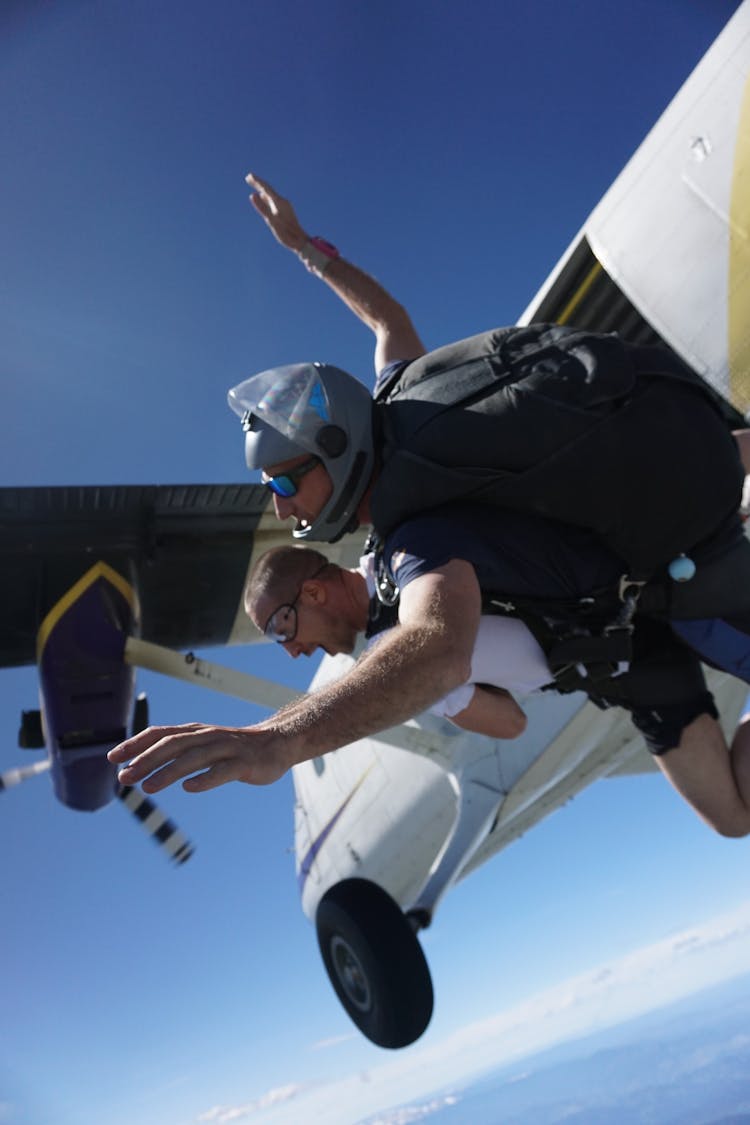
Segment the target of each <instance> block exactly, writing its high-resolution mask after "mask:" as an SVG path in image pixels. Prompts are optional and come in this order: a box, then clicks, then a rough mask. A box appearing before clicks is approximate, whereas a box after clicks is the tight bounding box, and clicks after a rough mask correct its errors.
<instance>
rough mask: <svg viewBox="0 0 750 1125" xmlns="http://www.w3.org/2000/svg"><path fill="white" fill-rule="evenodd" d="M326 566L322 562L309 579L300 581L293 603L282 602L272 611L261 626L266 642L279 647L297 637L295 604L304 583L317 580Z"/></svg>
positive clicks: (300, 595)
mask: <svg viewBox="0 0 750 1125" xmlns="http://www.w3.org/2000/svg"><path fill="white" fill-rule="evenodd" d="M327 566H328V563H327V562H324V563H323V565H322V566H319V567H318V569H317V570H316V571H315V572H314V573H313V574H311V575H310V576H309V578H305V579H304V580H303V581H302V583H301V585H300V588H299V590H298V591H297V596H296V598H295V599H294V601H293V602H283V603H282V605H280V606H279V607H278V608H277V609H275V610H274V611H273V613H272V614H271V616H270V617H269V618H268V621H266V623H265V625H264V626H263V636H264V637H266V638H267V640H269V641H276V643H277V644H279V645H284V644H287V642H288V641H293V640H294V638H295V637H296V636H297V602H298V601H299V600H300V598H301V597H302V590H303V588H304V585H305V582H312V580H313V579H314V578H317V577H318V575H319V574H322V573H323V571H324V570H325V568H326V567H327Z"/></svg>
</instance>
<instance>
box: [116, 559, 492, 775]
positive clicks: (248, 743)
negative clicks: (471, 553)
mask: <svg viewBox="0 0 750 1125" xmlns="http://www.w3.org/2000/svg"><path fill="white" fill-rule="evenodd" d="M480 612H481V595H480V592H479V585H478V583H477V579H476V575H475V573H474V570H473V568H472V567H471V566H470V565H469V564H468V563H466V562H462V561H460V560H457V559H454V560H452V561H451V562H449V563H447V564H446V565H445V566H443V567H441V568H440V569H439V570H435V571H433V572H431V573H430V574H425V575H423V576H422V577H420V578H416V579H414V581H412V582H410V583H409V585H408V586H407V588H406V589H405V590H404V592H403V594H402V598H401V605H400V610H399V620H400V624H399V626H398V627H396V628H394V629H392V630H391V631H390V633H389V634H387V635H386V636H384V638H383V640H382V642H381V643H380V644H378V645H377V646H376V647H375V648H374V649H371V650H369V651H368V652H367V653H365V655H364V657H363V658H362V659H361V660H359V661H358V662H357V664H355V665H354V667H353V668H352V670H351V671H350V672H349V673H348V674H347V675H346V676H343V677H342V678H341V679H340V680H337V681H335V682H334V683H332V684H329V685H328V686H327V687H325V688H323V689H322V690H321V691H318V692H314V693H313V694H312V695H309V696H304V697H303V698H301V699H299V700H297V701H296V702H294V703H291V704H289V706H288V707H285V708H284V709H283V710H281V711H279V712H278V713H277V714H275V715H272V716H271V718H270V719H267V720H266V721H265V722H263V723H259V724H258V725H257V726H253V727H240V728H235V727H215V726H208V725H203V724H199V723H190V724H187V725H185V726H177V727H149V728H148V729H147V730H145V731H142V732H141V733H140V734H137V735H135V737H134V738H130V739H128V740H127V742H123V743H121V744H120V745H119V746H116V747H115V748H114V749H113V750H110V752H109V755H108V756H109V759H110V761H112V762H115V763H117V764H118V765H121V764H123V763H124V762H127V761H130V765H129V766H128V767H127V768H125V769H123V770H121V771H120V774H119V777H120V781H121V782H122V783H123V784H127V785H133V784H136V783H137V782H140V781H142V782H143V788H144V790H145V791H146V792H147V793H156V792H158V791H159V790H161V789H164V788H165V787H166V786H167V785H171V784H173V783H174V782H175V781H179V780H181V779H183V778H187V779H188V780H186V781H185V782H184V786H183V787H184V788H185V789H187V790H188V791H189V792H192V793H199V792H203V791H204V790H207V789H215V788H216V787H217V786H219V785H224V784H225V783H226V782H228V781H244V782H247V783H248V784H251V785H267V784H269V783H271V782H273V781H276V780H277V779H278V778H279V777H281V776H282V774H284V773H285V772H286V771H287V770H288V769H290V768H291V767H292V766H293V765H296V764H298V763H299V762H304V761H307V760H308V759H309V758H316V757H318V756H319V755H321V754H325V753H326V752H327V751H329V750H336V749H338V748H340V747H342V746H347V745H349V744H350V743H352V742H356V741H357V740H358V739H360V738H365V737H366V736H367V735H371V734H376V733H377V732H378V731H380V730H385V729H386V728H388V727H391V726H395V725H396V724H397V723H401V722H404V720H406V719H409V718H411V717H412V716H413V715H416V714H418V713H419V712H420V711H424V710H425V709H426V708H427V707H429V706H431V704H433V703H435V702H436V700H438V699H440V698H442V696H444V695H446V694H447V693H448V692H449V691H452V690H453V688H455V687H457V686H458V685H459V684H461V683H464V682H465V681H466V680H467V679H468V677H469V675H470V673H471V654H472V651H473V648H474V642H475V639H476V632H477V628H478V625H479V616H480ZM195 775H197V776H195Z"/></svg>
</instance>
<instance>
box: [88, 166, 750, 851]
mask: <svg viewBox="0 0 750 1125" xmlns="http://www.w3.org/2000/svg"><path fill="white" fill-rule="evenodd" d="M247 180H248V183H249V184H250V185H251V187H253V188H254V189H255V191H254V194H253V195H252V196H251V200H252V203H253V206H254V207H255V209H256V211H258V213H259V214H260V215H261V216H262V217H263V218H264V220H265V221H266V222H267V224H268V226H269V228H270V229H271V231H272V233H273V234H274V236H275V237H276V238H277V239H278V241H279V242H280V243H281V244H282V245H284V246H286V247H287V248H289V249H291V250H293V251H294V252H295V253H297V254H298V256H299V258H300V259H301V261H302V262H303V264H305V265H306V267H307V268H308V269H309V270H311V272H313V273H315V274H316V275H317V276H318V277H321V278H322V279H323V280H324V281H325V282H326V284H328V285H329V286H330V287H331V289H332V290H333V291H334V292H335V293H336V294H337V296H339V297H340V298H341V299H342V300H343V301H344V302H345V303H346V304H347V306H348V307H349V308H350V309H351V310H352V311H353V312H354V313H355V314H356V315H357V316H358V317H359V318H360V319H361V320H362V321H363V322H364V323H365V324H366V325H367V326H368V327H370V328H371V329H372V331H373V332H374V333H375V336H376V349H375V361H376V370H377V373H378V380H377V382H376V391H377V389H378V386H379V385H381V384H383V383H387V382H388V381H389V380H390V379H391V378H392V377H393V376H394V375H395V374H397V373H398V372H399V370H400V369H401V368H403V367H404V366H406V364H408V363H409V362H410V361H412V360H414V359H415V358H417V357H419V356H422V355H424V354H425V348H424V345H423V344H422V342H421V340H420V339H419V337H418V335H417V333H416V331H415V330H414V327H413V325H412V323H411V320H410V319H409V317H408V314H407V313H406V312H405V310H404V309H403V307H402V306H401V305H399V304H398V302H396V301H395V300H394V299H393V298H392V297H391V296H390V295H389V294H388V293H387V292H386V291H385V290H384V289H382V287H381V286H380V285H379V284H378V282H376V281H375V280H374V279H373V278H370V277H368V275H366V274H364V273H362V271H360V270H358V269H357V267H355V266H353V265H351V263H348V262H345V261H344V260H343V259H341V258H340V257H339V255H338V252H337V251H336V250H335V248H334V247H332V246H331V245H330V244H328V243H326V242H324V241H323V240H321V239H317V238H314V239H312V238H309V237H308V236H307V234H306V233H305V232H304V230H303V229H302V227H301V226H300V224H299V222H298V220H297V218H296V215H295V213H294V210H293V209H292V207H291V205H290V204H289V203H288V201H286V200H285V199H283V198H282V197H281V196H279V195H278V194H277V193H276V192H274V191H273V189H272V188H271V187H270V186H269V185H268V184H266V183H264V182H263V181H261V180H260V179H259V178H258V177H255V176H253V175H250V176H248V177H247ZM229 400H230V405H231V406H232V409H234V410H235V411H236V412H237V413H238V414H239V415H240V416H241V417H242V419H243V425H244V428H245V442H246V459H247V463H248V466H249V467H250V468H253V469H258V468H260V469H262V471H263V480H264V481H265V483H266V484H267V485H268V486H269V488H270V489H271V491H272V492H273V496H274V505H275V508H276V513H277V515H278V516H279V518H280V519H287V518H289V517H294V519H295V528H294V536H295V537H296V538H297V539H299V540H312V539H320V540H324V541H329V542H330V541H334V540H335V539H337V538H338V537H340V536H341V535H343V534H345V533H346V532H347V531H350V530H352V529H353V528H354V527H356V526H357V525H366V524H368V523H369V522H370V500H371V494H372V486H373V484H374V482H375V480H376V478H377V473H378V471H379V465H378V463H377V458H376V453H375V450H376V442H375V441H374V440H373V433H372V424H373V406H372V400H371V398H370V395H369V393H368V392H367V390H366V389H365V388H364V386H363V385H362V384H360V383H359V382H358V381H357V380H356V379H354V378H353V377H352V376H350V375H347V374H346V373H345V372H342V371H340V370H339V369H337V368H333V367H330V366H326V365H317V364H298V365H293V366H290V367H285V368H277V369H274V370H272V371H267V372H263V373H261V374H260V375H257V376H254V377H253V378H251V379H248V380H246V381H245V382H244V383H242V384H240V385H239V386H238V387H235V388H234V389H233V390H232V391H231V392H230V395H229ZM495 513H496V517H499V514H500V513H499V510H498V509H495ZM510 516H511V517H512V518H510V519H509V521H508V522H507V526H511V525H513V523H514V522H515V526H516V546H517V547H518V550H517V551H516V554H515V556H514V554H513V546H514V544H513V542H512V536H511V537H510V539H511V542H510V543H509V544H506V543H505V542H504V541H503V542H502V544H501V545H499V540H498V535H500V536H501V538H502V535H501V532H502V529H500V531H498V529H497V528H495V529H494V530H493V531H492V535H494V538H492V541H491V542H490V543H489V547H488V546H487V544H486V543H485V542H483V536H482V532H483V530H486V527H487V525H489V524H490V523H491V522H492V521H490V520H487V519H486V518H485V519H483V517H481V516H480V517H478V520H479V522H478V523H474V524H472V516H471V513H469V512H467V511H465V510H463V509H462V510H461V511H460V512H458V513H457V514H456V513H455V512H454V513H453V515H452V516H448V517H446V520H447V522H445V521H444V520H443V517H441V515H440V513H439V512H438V513H437V514H433V513H428V515H427V517H425V519H423V520H420V519H416V520H415V521H414V524H415V529H413V530H412V532H411V539H410V540H409V541H408V542H407V541H406V540H405V541H404V543H403V544H398V545H397V546H399V547H402V548H403V549H401V550H397V551H395V552H394V553H393V554H392V556H391V567H392V569H394V570H396V571H397V572H399V570H400V568H403V569H404V575H403V583H402V590H401V598H400V604H399V627H398V628H396V629H391V630H390V631H389V632H388V634H387V635H386V636H384V638H383V640H382V641H381V643H380V644H378V645H377V646H376V647H375V648H374V649H373V650H371V651H369V652H367V653H366V654H365V655H364V657H362V658H360V660H359V661H358V662H357V664H355V665H354V667H353V668H352V669H351V670H350V671H349V672H348V673H347V674H346V676H344V677H343V678H342V679H341V680H339V681H337V682H335V683H333V684H330V685H328V686H327V687H325V688H323V689H322V690H321V691H318V692H315V693H314V694H313V695H312V696H308V697H304V698H302V699H300V700H298V701H297V702H295V703H292V704H290V705H289V706H288V707H286V708H284V709H282V711H280V712H279V713H277V714H276V715H274V716H272V717H271V718H270V719H268V720H266V721H265V722H263V723H260V724H258V725H257V726H254V727H250V728H221V727H215V726H207V725H204V724H197V723H194V724H187V725H181V726H176V727H162V728H150V729H149V730H148V731H145V732H142V733H141V734H139V735H137V736H135V737H134V738H132V739H130V740H128V741H127V742H125V743H123V744H121V745H120V746H119V747H116V748H115V749H114V750H113V751H111V752H110V758H111V760H112V761H114V762H117V763H120V764H121V763H124V762H126V761H128V760H131V765H130V766H129V767H127V768H125V769H124V770H122V771H121V773H120V780H121V781H122V782H123V783H126V784H133V783H135V782H138V781H143V788H144V789H145V790H146V791H147V792H156V791H158V790H160V789H162V788H164V787H165V786H166V785H169V784H172V783H173V782H175V781H177V780H180V779H186V780H184V782H183V786H184V788H185V789H187V790H188V791H191V792H201V791H204V790H207V789H211V788H214V787H216V786H217V785H221V784H224V783H226V782H228V781H232V780H240V781H244V782H248V783H250V784H267V783H269V782H272V781H274V780H276V779H277V778H278V777H280V776H281V775H282V774H283V773H284V772H286V770H287V769H289V768H290V767H291V766H293V765H294V764H296V763H298V762H302V761H305V760H308V759H310V758H313V757H316V756H318V755H320V754H323V753H326V752H328V751H330V750H333V749H337V748H339V747H342V746H346V745H348V744H350V743H352V742H354V741H356V740H358V739H360V738H363V737H365V736H367V735H370V734H373V733H376V732H377V731H379V730H382V729H384V728H386V727H389V726H392V725H395V724H396V723H399V722H402V721H404V720H405V719H408V718H411V717H412V716H414V715H415V714H418V713H419V712H420V711H422V710H425V709H426V708H427V707H429V706H430V705H431V704H433V703H434V702H435V701H436V700H438V699H440V698H441V697H442V696H444V695H447V694H448V693H449V692H450V691H452V690H454V689H455V688H456V687H457V686H459V685H460V684H463V683H465V682H467V678H468V677H469V675H470V669H471V654H472V650H473V646H474V643H475V639H476V635H477V630H478V624H479V619H480V616H481V612H482V589H483V588H485V589H486V588H488V587H486V586H485V587H482V585H481V582H482V572H483V567H485V566H489V567H490V568H491V567H492V565H493V556H494V555H495V554H496V553H497V552H498V551H502V552H503V553H504V554H506V556H507V557H506V558H505V565H507V566H508V567H510V569H511V570H512V572H513V577H514V580H515V581H518V582H519V583H520V585H521V586H523V585H524V584H526V585H528V586H529V587H530V588H531V590H532V591H533V592H534V594H535V596H541V594H542V590H541V589H540V588H539V582H550V583H551V585H552V586H553V587H555V588H556V589H558V590H559V588H560V581H561V580H562V587H563V588H565V587H566V586H568V588H569V590H570V592H571V593H572V594H574V595H575V593H576V589H577V590H578V594H581V593H584V592H586V591H589V590H591V589H593V588H596V586H597V584H602V583H604V582H608V581H611V579H612V577H613V575H614V574H615V573H617V572H618V567H619V568H620V572H621V567H622V564H621V563H620V562H619V560H615V559H613V557H612V555H611V554H610V553H608V552H607V551H606V550H605V551H602V550H600V549H598V548H597V549H593V550H592V549H591V543H590V542H588V541H586V538H585V532H584V533H583V538H582V536H581V534H580V533H581V532H582V529H576V528H569V529H567V530H566V529H562V532H561V534H560V536H559V537H558V539H557V542H556V544H555V549H554V550H550V541H549V538H548V536H547V532H546V530H545V528H541V529H540V527H539V525H540V524H543V525H547V524H548V523H549V521H546V520H539V519H538V518H536V523H535V522H534V519H535V517H527V516H524V515H522V514H521V513H510ZM451 520H452V522H451ZM529 521H530V522H529ZM494 522H496V523H498V524H503V525H504V526H505V525H506V521H505V517H503V518H502V519H499V518H496V519H495V521H494ZM483 525H484V527H483ZM519 528H521V529H522V530H518V529H519ZM558 531H560V528H559V525H558ZM555 534H556V533H553V534H552V539H555ZM420 536H421V538H420ZM518 536H520V537H521V538H520V540H519V539H518ZM535 536H537V537H538V538H537V544H535V542H534V539H535ZM446 539H448V540H450V542H449V544H448V545H447V546H446ZM436 544H437V546H436ZM468 544H471V547H470V548H469V546H467V545H468ZM537 545H538V549H536V547H537ZM506 546H508V547H509V553H508V551H506ZM558 546H559V549H558ZM469 551H471V552H472V553H469ZM566 554H567V556H568V557H567V561H568V562H572V559H573V557H575V560H576V562H575V566H572V565H571V566H566ZM468 559H471V560H472V561H471V562H469V561H467V560H468ZM580 566H583V567H584V569H587V573H586V574H582V573H580V572H579V569H580ZM407 570H408V571H409V573H406V571H407ZM397 579H398V580H399V582H400V583H401V574H400V573H397ZM749 585H750V584H749ZM726 586H727V587H731V586H734V587H735V588H737V587H738V586H739V583H738V582H735V581H733V579H732V578H731V577H729V579H728V581H727V583H726ZM489 588H492V587H489ZM748 621H749V622H750V615H749V616H748ZM698 624H700V623H698ZM712 624H713V622H712ZM721 624H725V623H724V622H722V623H721ZM725 632H726V631H725ZM735 632H736V630H735ZM674 644H675V645H676V648H675V649H674V664H675V666H679V668H678V675H677V680H676V681H673V680H671V679H670V680H669V683H670V684H671V688H670V691H671V690H672V688H674V691H673V696H674V697H673V698H671V697H670V698H667V699H663V700H661V699H660V700H659V704H660V705H659V707H655V708H649V709H647V711H648V714H649V715H651V717H652V719H653V721H654V723H655V724H656V727H655V728H654V729H652V730H650V731H645V730H644V734H645V735H646V737H647V739H648V740H649V744H651V742H653V741H658V743H659V745H658V747H657V748H656V749H655V750H654V752H655V753H656V754H657V762H658V764H659V765H660V766H661V768H662V770H663V772H664V773H665V774H666V776H667V777H668V778H669V780H670V781H671V783H672V784H673V785H674V787H675V788H676V789H677V790H678V791H679V792H680V793H681V794H682V796H683V797H684V798H685V799H686V800H687V801H688V802H689V803H690V804H691V805H692V806H693V807H694V808H695V809H696V811H697V812H698V814H699V815H700V816H701V817H702V819H704V820H705V821H706V822H707V823H708V824H709V825H711V826H712V827H713V828H714V829H715V830H716V831H718V832H719V833H721V834H723V835H730V836H744V835H747V834H750V724H748V723H745V724H742V725H741V726H740V728H739V730H738V732H737V735H736V736H735V741H734V743H733V746H732V748H731V750H729V749H728V748H727V745H726V742H725V741H724V738H723V735H722V733H721V730H720V728H719V726H718V723H717V721H716V719H717V713H716V709H715V707H714V705H713V702H712V699H711V696H710V693H708V692H706V690H705V684H704V683H703V681H702V674H701V672H700V667H699V665H698V662H697V661H696V660H695V659H694V658H692V659H691V658H690V657H689V654H688V658H686V657H685V655H684V654H685V652H686V651H687V650H685V649H684V648H683V647H682V646H680V645H679V644H678V643H677V642H676V641H675V642H674ZM668 647H669V646H668ZM742 659H744V657H742V656H741V657H740V662H739V664H738V666H737V667H736V668H731V669H730V671H732V672H733V674H735V675H740V676H743V677H747V676H748V675H750V659H748V662H747V663H748V667H747V668H745V667H744V666H742V667H741V666H740V664H741V663H742ZM672 660H673V653H672V650H671V649H670V651H669V654H668V656H667V659H666V665H667V671H669V667H668V666H669V665H670V663H671V662H672ZM717 663H718V664H719V665H720V666H726V665H722V661H721V660H718V661H717ZM664 664H665V661H664V660H661V661H657V665H660V667H657V668H656V671H655V675H656V672H658V673H659V674H661V672H663V671H664ZM647 679H648V677H647ZM664 682H665V683H666V681H664ZM645 687H646V689H649V684H648V683H646V684H645ZM662 703H663V704H664V706H661V704H662ZM656 728H658V729H656Z"/></svg>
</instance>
